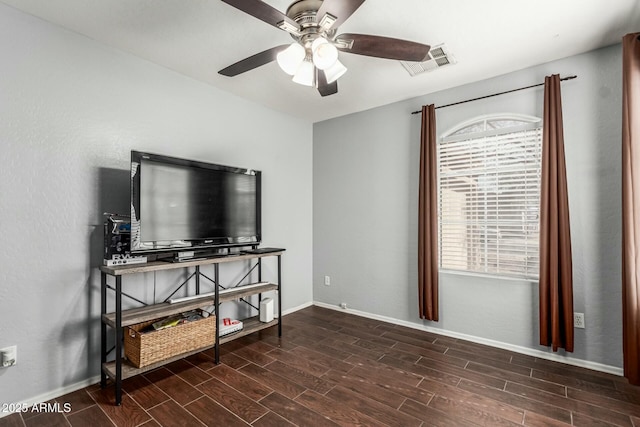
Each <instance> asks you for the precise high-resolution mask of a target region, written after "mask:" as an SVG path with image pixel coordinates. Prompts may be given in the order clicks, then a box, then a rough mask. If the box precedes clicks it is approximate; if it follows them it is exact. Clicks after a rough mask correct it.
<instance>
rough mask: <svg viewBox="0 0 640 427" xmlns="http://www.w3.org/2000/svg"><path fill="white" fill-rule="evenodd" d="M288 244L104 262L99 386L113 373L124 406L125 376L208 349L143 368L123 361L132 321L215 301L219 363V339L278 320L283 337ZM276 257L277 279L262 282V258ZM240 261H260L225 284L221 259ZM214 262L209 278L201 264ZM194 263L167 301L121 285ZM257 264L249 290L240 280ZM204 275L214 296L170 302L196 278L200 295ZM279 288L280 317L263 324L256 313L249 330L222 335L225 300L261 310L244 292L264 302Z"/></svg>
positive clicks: (247, 324) (247, 326)
mask: <svg viewBox="0 0 640 427" xmlns="http://www.w3.org/2000/svg"><path fill="white" fill-rule="evenodd" d="M283 252H284V249H281V250H278V251H274V252H267V253H259V254H241V255H228V256H222V257H214V258H206V259H199V260H192V261H185V262H180V263H168V262H162V261H154V262H149V263H147V264H133V265H129V266H127V265H124V266H117V267H107V266H101V267H100V273H101V278H100V279H101V287H100V288H101V313H100V314H101V316H100V319H101V328H100V337H101V353H100V354H101V357H100V366H101V376H100V385H101V387H102V388H105V387H106V385H107V379H109V378H111V379H112V380H113V382H114V383H115V403H116V405H120V404H121V403H122V380H123V379H126V378H129V377H132V376H135V375H138V374H141V373H143V372H147V371H149V370H151V369H154V368H156V367H159V366H162V365H165V364H167V363H170V362H173V361H175V360H178V359H181V358H184V357H187V356H189V355H191V354H194V353H198V352H200V351H203V350H206V349H208V348H211V346H209V347H204V348H202V349H198V350H196V351H192V352H187V353H184V354H181V355H177V356H174V357H172V358H169V359H167V360H164V361H162V362H158V363H156V364H154V365H151V366H147V367H143V368H135V367H133V366H131V365H130V364H128V363H127V362H125V361H123V357H122V352H123V339H124V336H123V328H124V327H125V326H130V325H133V324H136V323H141V322H144V321H146V320H152V319H157V318H161V317H164V316H169V315H172V314H177V313H181V312H184V311H189V310H192V309H195V308H200V307H206V306H210V305H213V306H214V307H215V315H216V332H215V334H216V336H215V345H214V346H213V347H214V349H215V363H216V364H218V363H220V344H221V342H228V341H231V340H233V339H236V338H239V337H241V336H245V335H248V334H250V333H253V332H257V331H260V330H262V329H266V328H269V327H272V326H274V325H276V324H277V325H278V336H282V292H281V289H282V254H283ZM273 256H275V257H277V280H278V282H277V283H262V258H265V257H273ZM241 260H256V263H255V264H254V265H253V266H252V267H251V268H249V271H248V272H247V274H246V275H245V276H244V277H243V278H242V279H240V280H239V281H238V282H237V283H236V284H235V285H234V286H231V287H226V288H225V287H224V286H222V285H221V284H220V264H224V263H227V262H235V261H241ZM211 264H213V269H214V277H213V279H210V278H209V277H207V276H206V275H205V274H203V273H202V272H201V271H200V267H201V266H203V265H211ZM189 267H194V268H195V271H194V272H193V273H192V274H190V275H189V277H188V278H187V279H186V280H185V281H184V282H182V284H180V285H179V286H178V287H177V288H176V289H175V291H174V292H173V293H172V294H171V295H170V296H169V297H167V298H166V299H165V301H164V302H162V303H158V304H147V303H145V302H143V301H140V300H139V299H137V298H134V297H132V296H130V295H128V294H126V293H124V292H123V290H122V277H123V276H126V275H131V274H139V273H145V272H152V271H161V270H174V269H183V268H189ZM256 268H257V269H258V284H254V285H253V286H251V287H247V289H243V285H241V283H242V282H243V281H244V280H245V279H246V278H247V277H248V276H249V275H250V274H251V273H252V272H253V271H254V270H255V269H256ZM109 277H112V278H113V280H114V281H115V284H114V286H112V285H111V284H109V280H108V278H109ZM201 277H203V278H205V279H206V280H209V281H210V282H212V283H213V284H214V292H213V296H211V295H210V294H207V295H203V297H202V298H196V299H192V300H189V301H185V302H177V303H173V304H170V303H169V302H168V301H169V300H170V299H171V297H172V296H173V295H174V294H175V293H176V292H177V291H178V290H179V289H181V288H182V287H183V286H184V285H185V284H187V283H188V282H190V281H191V280H192V279H195V285H196V286H195V288H196V289H195V295H196V296H197V295H200V279H201ZM221 289H223V290H225V292H223V295H221V294H220V290H221ZM274 290H275V291H276V293H277V295H278V319H277V320H274V321H272V322H269V323H262V322H260V321H259V319H257V318H256V317H253V318H249V319H246V320H247V322H245V327H244V329H243V330H242V331H241V332H240V333H237V334H232V335H228V336H224V337H222V340H221V338H220V316H219V311H220V304H221V303H223V302H225V301H232V300H236V299H240V300H241V301H243V302H245V303H247V304H249V305H250V306H251V307H253V308H254V309H258V307H256V306H254V305H253V304H251V303H249V302H248V301H246V300H244V297H247V296H251V295H258V298H259V301H261V300H262V293H263V292H268V291H274ZM107 291H112V292H113V294H114V297H115V309H114V311H113V312H107V309H108V308H107V300H108V292H107ZM123 296H124V297H127V298H129V299H132V300H134V301H136V302H137V303H139V304H140V305H141V307H137V308H132V309H127V310H123V309H122V297H123ZM108 327H109V328H112V329H113V330H114V333H115V346H114V347H113V348H111V349H107V337H108V329H107V328H108ZM111 352H114V360H113V361H107V358H108V355H109V354H110V353H111Z"/></svg>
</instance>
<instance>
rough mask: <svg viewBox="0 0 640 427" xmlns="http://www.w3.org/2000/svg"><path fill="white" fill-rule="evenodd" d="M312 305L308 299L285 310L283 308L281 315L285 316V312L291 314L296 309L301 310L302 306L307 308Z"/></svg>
mask: <svg viewBox="0 0 640 427" xmlns="http://www.w3.org/2000/svg"><path fill="white" fill-rule="evenodd" d="M312 305H313V301H309V302H305V303H304V304H301V305H299V306H297V307H293V308H289V309H287V310H284V311H283V312H282V315H283V316H286V315H287V314H291V313H293V312H296V311H298V310H302V309H303V308H307V307H311V306H312Z"/></svg>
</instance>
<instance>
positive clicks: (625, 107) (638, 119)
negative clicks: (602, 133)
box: [622, 33, 640, 385]
mask: <svg viewBox="0 0 640 427" xmlns="http://www.w3.org/2000/svg"><path fill="white" fill-rule="evenodd" d="M639 257H640V33H635V34H627V35H626V36H624V37H623V39H622V343H623V344H622V348H623V354H624V356H623V358H624V376H625V377H627V379H628V380H629V382H630V383H631V384H635V385H640V311H639V310H640V271H639V270H638V269H639V268H640V265H638V264H639V262H638V261H639Z"/></svg>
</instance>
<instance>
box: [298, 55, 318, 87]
mask: <svg viewBox="0 0 640 427" xmlns="http://www.w3.org/2000/svg"><path fill="white" fill-rule="evenodd" d="M314 74H315V69H314V67H313V63H312V62H311V60H310V58H305V59H304V61H302V64H300V66H299V67H298V70H297V71H296V74H295V75H294V76H293V81H294V82H295V83H298V84H300V85H304V86H313V77H314Z"/></svg>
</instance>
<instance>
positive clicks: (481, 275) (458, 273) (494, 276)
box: [439, 270, 538, 285]
mask: <svg viewBox="0 0 640 427" xmlns="http://www.w3.org/2000/svg"><path fill="white" fill-rule="evenodd" d="M439 273H443V274H447V275H452V276H470V277H477V278H480V279H496V280H504V281H507V282H521V283H522V282H525V283H531V284H533V285H537V284H538V279H528V278H524V277H511V276H499V275H497V274H485V273H477V272H475V271H460V270H439Z"/></svg>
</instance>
